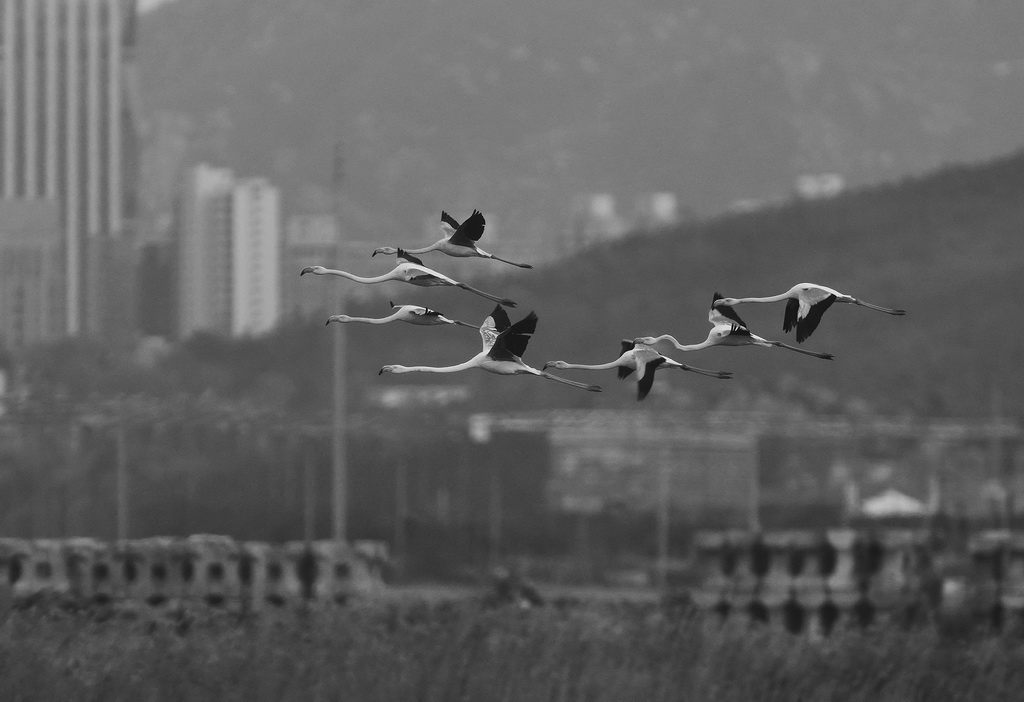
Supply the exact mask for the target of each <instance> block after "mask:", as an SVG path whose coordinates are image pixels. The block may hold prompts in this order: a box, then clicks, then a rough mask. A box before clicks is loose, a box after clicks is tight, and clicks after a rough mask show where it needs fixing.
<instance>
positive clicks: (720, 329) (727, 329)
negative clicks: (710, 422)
mask: <svg viewBox="0 0 1024 702" xmlns="http://www.w3.org/2000/svg"><path fill="white" fill-rule="evenodd" d="M721 299H722V296H721V295H719V294H718V293H715V297H714V300H712V302H711V310H710V311H709V312H708V321H709V322H711V331H710V332H709V333H708V338H707V339H705V340H704V341H702V342H700V343H699V344H680V343H679V342H678V341H676V339H675V337H673V336H671V335H669V334H662V335H661V336H641V337H637V338H636V339H634V341H635V342H636V343H638V344H646V345H648V346H653V345H654V344H657V343H658V342H660V341H668V342H670V343H671V344H672V345H673V346H675V347H676V348H677V349H679V350H680V351H697V350H698V349H706V348H708V347H709V346H749V345H753V346H764V347H766V348H770V347H772V346H777V347H779V348H783V349H789V350H790V351H796V352H797V353H802V354H806V355H808V356H814V357H815V358H822V359H825V360H827V361H831V360H832V359H833V358H835V356H833V355H832V354H830V353H818V352H816V351H808V350H807V349H799V348H797V347H796V346H790V345H789V344H784V343H782V342H781V341H772V340H770V339H765V338H763V337H760V336H758V335H757V334H753V333H751V331H750V330H749V329H747V325H746V324H744V322H743V320H742V319H740V316H739V315H738V314H736V310H734V309H733V308H732V307H729V306H725V307H718V306H717V304H718V301H719V300H721Z"/></svg>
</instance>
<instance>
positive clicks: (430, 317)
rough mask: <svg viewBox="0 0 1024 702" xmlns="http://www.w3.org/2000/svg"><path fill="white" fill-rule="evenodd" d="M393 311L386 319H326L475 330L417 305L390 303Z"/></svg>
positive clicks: (343, 315) (342, 315)
mask: <svg viewBox="0 0 1024 702" xmlns="http://www.w3.org/2000/svg"><path fill="white" fill-rule="evenodd" d="M391 309H392V310H394V311H393V312H392V313H391V314H389V315H388V316H387V317H352V316H349V315H347V314H334V315H331V316H330V317H328V318H327V324H330V323H331V322H362V323H364V324H389V323H391V322H406V323H407V324H415V325H417V326H425V327H429V326H438V325H442V324H457V325H459V326H461V327H471V328H473V329H477V328H478V327H477V326H476V325H475V324H468V323H466V322H460V321H459V320H457V319H449V318H448V317H445V316H444V315H443V314H441V313H440V312H438V311H437V310H432V309H430V308H429V307H421V306H419V305H396V304H395V303H393V302H392V303H391Z"/></svg>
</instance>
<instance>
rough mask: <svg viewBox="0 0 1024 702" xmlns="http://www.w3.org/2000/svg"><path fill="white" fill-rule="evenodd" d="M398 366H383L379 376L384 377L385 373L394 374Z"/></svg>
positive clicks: (378, 373) (378, 372)
mask: <svg viewBox="0 0 1024 702" xmlns="http://www.w3.org/2000/svg"><path fill="white" fill-rule="evenodd" d="M397 368H398V366H382V367H381V369H380V370H379V371H377V375H384V374H385V373H394V372H395V370H396V369H397Z"/></svg>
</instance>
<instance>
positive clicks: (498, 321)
mask: <svg viewBox="0 0 1024 702" xmlns="http://www.w3.org/2000/svg"><path fill="white" fill-rule="evenodd" d="M536 329H537V314H536V313H535V312H530V314H528V315H526V316H525V317H523V318H522V319H520V320H519V321H518V322H516V323H515V324H512V323H511V322H510V320H509V318H508V314H507V313H506V312H505V310H503V309H502V308H501V305H498V306H496V307H495V308H494V311H493V312H491V314H490V316H489V317H488V318H487V319H485V320H484V323H483V326H481V327H480V338H481V339H482V340H483V350H481V351H480V353H478V354H477V355H475V356H473V358H471V359H469V360H468V361H466V362H464V363H460V364H458V365H455V366H440V367H438V366H398V365H387V366H384V367H383V368H381V369H380V370H379V371H378V372H377V375H381V374H383V373H417V372H419V373H458V372H459V371H464V370H469V369H470V368H480V369H481V370H485V371H487V372H489V373H497V374H498V375H538V376H540V377H541V378H547V379H548V380H557V381H558V382H559V383H565V384H566V385H571V386H573V387H574V388H582V389H583V390H590V391H591V392H601V386H600V385H587V384H585V383H577V382H576V381H574V380H567V379H566V378H560V377H558V376H557V375H551V374H550V373H548V372H546V371H542V370H537V369H536V368H532V367H530V366H528V365H526V364H525V363H523V359H522V358H520V357H521V356H522V355H523V353H524V352H525V351H526V345H527V344H528V343H530V337H531V336H532V335H533V332H534V331H535V330H536Z"/></svg>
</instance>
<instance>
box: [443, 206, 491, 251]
mask: <svg viewBox="0 0 1024 702" xmlns="http://www.w3.org/2000/svg"><path fill="white" fill-rule="evenodd" d="M485 225H486V222H485V221H484V216H483V213H481V212H480V210H473V214H471V215H470V216H469V217H467V218H466V221H465V222H463V223H462V224H460V225H459V226H458V227H457V228H456V229H455V233H454V234H452V235H451V236H450V237H448V243H449V244H454V245H455V246H468V247H470V248H473V247H474V246H475V245H476V244H475V242H477V241H479V240H480V237H481V236H483V234H484V226H485Z"/></svg>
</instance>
